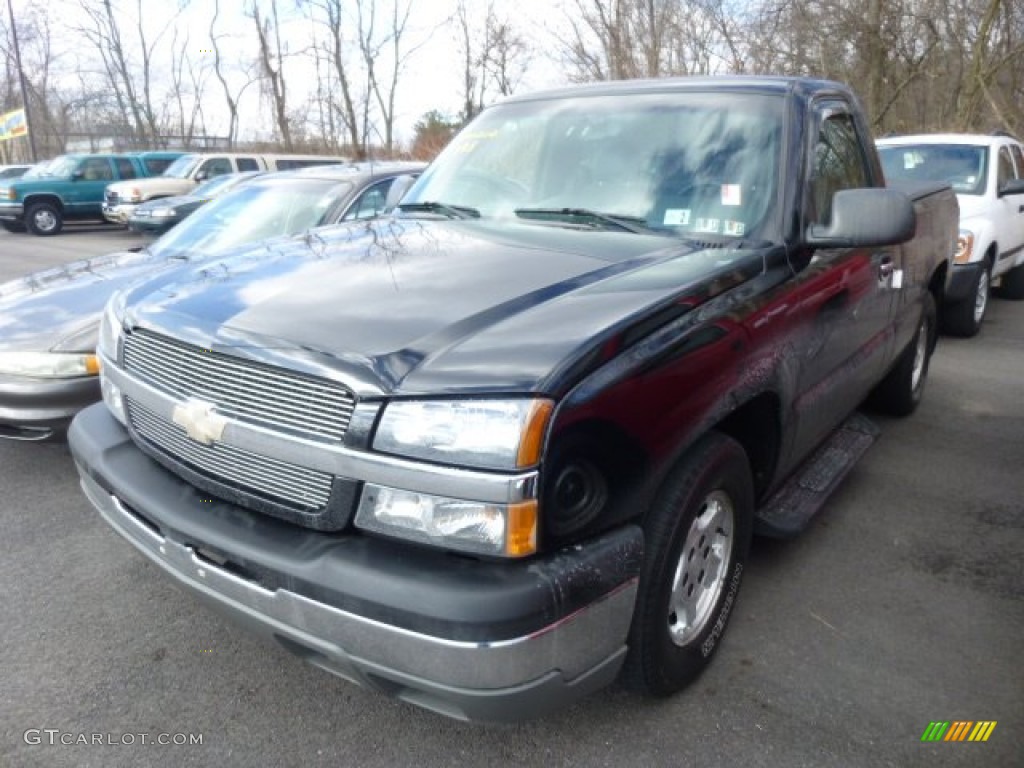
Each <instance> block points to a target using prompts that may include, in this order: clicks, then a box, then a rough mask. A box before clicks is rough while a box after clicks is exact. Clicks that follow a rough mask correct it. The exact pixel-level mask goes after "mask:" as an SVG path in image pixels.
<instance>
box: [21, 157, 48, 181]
mask: <svg viewBox="0 0 1024 768" xmlns="http://www.w3.org/2000/svg"><path fill="white" fill-rule="evenodd" d="M52 162H54V161H53V160H43V161H42V162H41V163H36V164H35V165H33V166H32V167H31V168H29V169H28V170H27V171H25V174H24V176H23V177H22V178H26V179H37V178H39V177H40V176H45V175H46V170H47V168H49V167H50V164H51V163H52Z"/></svg>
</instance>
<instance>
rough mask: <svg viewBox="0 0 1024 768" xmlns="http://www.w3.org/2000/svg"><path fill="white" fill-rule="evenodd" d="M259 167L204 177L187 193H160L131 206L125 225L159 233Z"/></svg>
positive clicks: (235, 184)
mask: <svg viewBox="0 0 1024 768" xmlns="http://www.w3.org/2000/svg"><path fill="white" fill-rule="evenodd" d="M261 173H262V171H245V172H242V173H225V174H224V175H222V176H215V177H213V178H212V179H210V180H209V181H204V182H203V183H202V184H200V185H199V186H198V187H196V188H195V189H194V190H192V192H190V193H189V194H187V195H179V196H177V197H161V198H158V199H156V200H150V201H149V202H148V203H142V204H141V205H138V206H136V207H135V210H134V211H132V214H131V216H130V217H129V218H128V228H129V229H131V230H132V231H134V232H145V233H147V234H158V235H159V234H163V233H164V232H166V231H167V230H168V229H170V228H171V227H173V226H174V225H175V224H177V223H179V222H180V221H182V220H183V219H185V218H186V217H188V216H190V215H191V214H193V213H195V212H196V211H197V210H199V207H200V206H201V205H205V204H206V203H208V202H210V201H211V200H212V199H213V198H215V197H217V196H218V195H222V194H224V193H225V192H227V191H228V190H229V189H234V188H235V187H236V186H238V185H239V184H241V183H242V182H243V181H248V180H249V179H251V178H253V177H254V176H258V175H260V174H261Z"/></svg>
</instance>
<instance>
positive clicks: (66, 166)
mask: <svg viewBox="0 0 1024 768" xmlns="http://www.w3.org/2000/svg"><path fill="white" fill-rule="evenodd" d="M77 167H78V158H77V157H72V156H70V155H59V156H57V157H55V158H53V160H48V161H46V162H45V163H40V164H39V165H36V166H34V167H33V168H32V170H31V171H29V173H26V174H25V175H26V176H29V174H31V176H30V178H38V177H50V176H56V177H61V178H63V177H67V176H70V175H71V172H72V171H73V170H75V168H77Z"/></svg>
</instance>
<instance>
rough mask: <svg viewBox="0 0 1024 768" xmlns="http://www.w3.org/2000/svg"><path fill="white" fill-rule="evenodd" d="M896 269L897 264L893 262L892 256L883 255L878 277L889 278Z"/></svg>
mask: <svg viewBox="0 0 1024 768" xmlns="http://www.w3.org/2000/svg"><path fill="white" fill-rule="evenodd" d="M894 269H896V265H895V264H894V263H893V260H892V257H891V256H883V257H882V260H881V261H880V262H879V263H878V279H879V280H888V279H889V278H890V277H891V276H892V273H893V270H894Z"/></svg>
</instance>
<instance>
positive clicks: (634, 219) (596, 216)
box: [515, 208, 651, 235]
mask: <svg viewBox="0 0 1024 768" xmlns="http://www.w3.org/2000/svg"><path fill="white" fill-rule="evenodd" d="M515 213H516V216H519V217H520V218H523V219H540V220H542V221H543V220H547V221H571V222H579V223H587V224H589V225H591V226H593V225H595V224H604V225H605V226H610V227H615V228H616V229H621V230H623V231H624V232H632V233H633V234H636V235H643V234H647V233H649V232H651V228H650V227H649V226H647V220H646V219H643V218H641V217H640V216H624V215H621V214H617V213H601V212H600V211H592V210H590V209H589V208H516V211H515Z"/></svg>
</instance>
